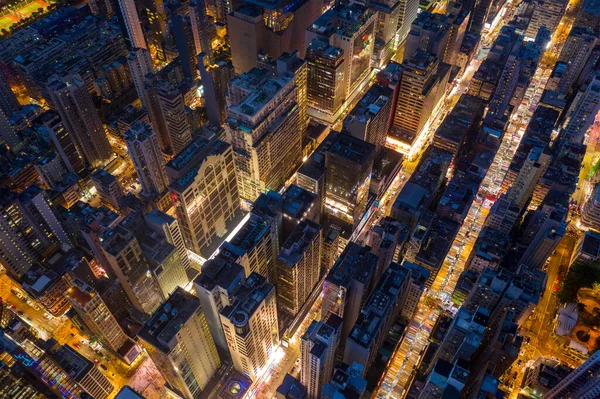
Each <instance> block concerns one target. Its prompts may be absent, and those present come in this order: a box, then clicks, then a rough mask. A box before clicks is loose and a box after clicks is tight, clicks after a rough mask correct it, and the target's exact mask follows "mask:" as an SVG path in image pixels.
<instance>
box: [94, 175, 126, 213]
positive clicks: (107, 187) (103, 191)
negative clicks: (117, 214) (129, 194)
mask: <svg viewBox="0 0 600 399" xmlns="http://www.w3.org/2000/svg"><path fill="white" fill-rule="evenodd" d="M91 180H92V184H93V185H94V187H95V188H96V192H97V193H98V195H99V196H100V203H101V204H102V205H103V206H106V207H108V208H110V209H112V210H113V211H118V210H119V200H120V199H121V198H123V188H122V187H121V183H119V181H118V180H117V178H116V177H115V176H113V175H111V174H110V173H108V172H107V171H106V170H104V169H98V170H97V171H95V172H94V173H93V174H92V177H91Z"/></svg>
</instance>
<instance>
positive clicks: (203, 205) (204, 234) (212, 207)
mask: <svg viewBox="0 0 600 399" xmlns="http://www.w3.org/2000/svg"><path fill="white" fill-rule="evenodd" d="M233 162H234V161H233V151H232V148H231V146H230V145H229V144H227V143H225V142H223V141H221V140H218V139H213V140H211V141H209V140H207V139H205V138H204V137H202V136H200V137H198V138H197V139H195V140H194V141H192V142H191V143H190V144H189V145H188V146H187V147H186V148H185V149H184V150H183V151H181V152H180V153H179V154H178V155H177V156H175V157H174V158H173V159H172V160H171V161H169V163H168V164H167V165H166V171H167V176H169V179H170V180H171V185H170V186H169V190H170V191H171V195H172V197H173V199H174V202H175V206H176V213H177V220H178V221H179V224H180V227H181V233H182V236H183V241H184V243H185V246H186V248H187V249H188V250H190V251H192V252H193V253H195V254H198V255H200V254H203V255H204V256H205V257H209V256H210V255H211V254H212V252H213V251H214V250H215V249H216V248H217V245H218V244H220V243H221V242H222V239H223V238H224V237H225V236H226V233H227V232H228V231H229V230H230V229H231V228H233V227H232V226H231V224H232V221H233V220H235V219H236V217H237V216H238V212H239V209H240V200H239V195H238V188H237V182H236V175H235V166H234V163H233ZM211 198H216V199H215V200H211Z"/></svg>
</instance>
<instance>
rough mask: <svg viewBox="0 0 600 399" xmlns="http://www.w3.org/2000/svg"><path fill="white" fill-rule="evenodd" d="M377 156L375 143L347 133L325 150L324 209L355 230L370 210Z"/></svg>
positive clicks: (332, 216)
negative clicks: (370, 190) (372, 181)
mask: <svg viewBox="0 0 600 399" xmlns="http://www.w3.org/2000/svg"><path fill="white" fill-rule="evenodd" d="M374 159H375V146H374V145H373V144H370V143H367V142H364V141H362V140H359V139H357V138H354V137H352V136H350V135H347V134H344V133H342V134H339V135H337V138H336V139H335V140H334V141H333V143H332V144H331V146H330V147H329V148H328V149H327V151H326V152H325V210H324V211H325V213H327V214H328V216H329V217H330V218H332V219H337V220H340V221H341V222H342V223H343V224H346V225H349V226H352V230H353V229H354V228H356V226H358V224H359V223H360V221H361V219H362V217H363V215H364V214H365V212H366V211H367V200H368V196H369V185H370V183H371V172H372V170H373V160H374ZM349 170H351V171H353V173H348V171H349Z"/></svg>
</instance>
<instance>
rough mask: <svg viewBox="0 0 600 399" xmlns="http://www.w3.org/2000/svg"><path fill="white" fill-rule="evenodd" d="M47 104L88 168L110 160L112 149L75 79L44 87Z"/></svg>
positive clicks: (89, 99) (100, 123)
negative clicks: (61, 123) (48, 103)
mask: <svg viewBox="0 0 600 399" xmlns="http://www.w3.org/2000/svg"><path fill="white" fill-rule="evenodd" d="M48 92H49V94H50V101H51V103H52V105H53V106H54V107H55V109H56V111H57V112H58V113H59V115H60V117H61V119H62V122H63V123H64V124H65V127H66V129H67V130H68V131H69V135H70V136H71V137H72V138H73V139H74V142H75V145H76V146H77V148H78V150H79V152H80V153H81V154H82V155H83V158H84V159H85V161H86V163H87V164H88V165H89V166H92V167H96V166H98V165H100V164H101V163H103V162H105V161H107V160H108V159H109V158H110V157H111V156H112V149H111V147H110V143H109V142H108V138H107V137H106V132H105V131H104V126H103V125H102V121H101V120H100V116H99V115H98V112H97V111H96V107H95V106H94V102H93V101H92V97H91V96H90V94H89V93H88V91H87V88H86V86H85V83H84V82H83V81H82V80H80V78H79V77H70V78H69V79H68V80H67V82H62V81H60V80H58V79H54V80H51V81H50V83H49V84H48Z"/></svg>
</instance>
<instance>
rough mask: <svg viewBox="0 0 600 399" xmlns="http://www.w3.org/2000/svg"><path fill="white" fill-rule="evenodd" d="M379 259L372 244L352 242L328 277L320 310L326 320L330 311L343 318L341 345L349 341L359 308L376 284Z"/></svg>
mask: <svg viewBox="0 0 600 399" xmlns="http://www.w3.org/2000/svg"><path fill="white" fill-rule="evenodd" d="M378 261H379V258H378V257H377V256H375V255H373V254H372V253H371V252H370V250H369V247H362V246H360V245H358V244H356V243H353V242H349V243H348V245H347V246H346V248H345V249H344V252H342V254H341V255H340V257H339V258H338V259H337V261H336V262H335V264H334V265H333V267H332V268H331V270H330V271H329V273H328V274H327V277H326V278H325V284H324V286H323V307H322V311H321V314H322V318H323V319H324V320H326V319H327V317H328V316H329V314H335V315H337V316H339V317H341V318H342V319H343V326H342V334H341V337H340V344H341V345H344V344H345V343H346V339H347V338H348V336H349V335H350V330H351V329H352V327H354V323H355V322H356V320H357V319H358V316H359V313H360V308H361V307H362V305H363V304H364V303H365V301H366V300H367V297H368V295H369V293H370V292H371V288H372V287H373V284H375V281H373V277H374V274H375V270H376V268H377V262H378Z"/></svg>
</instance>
